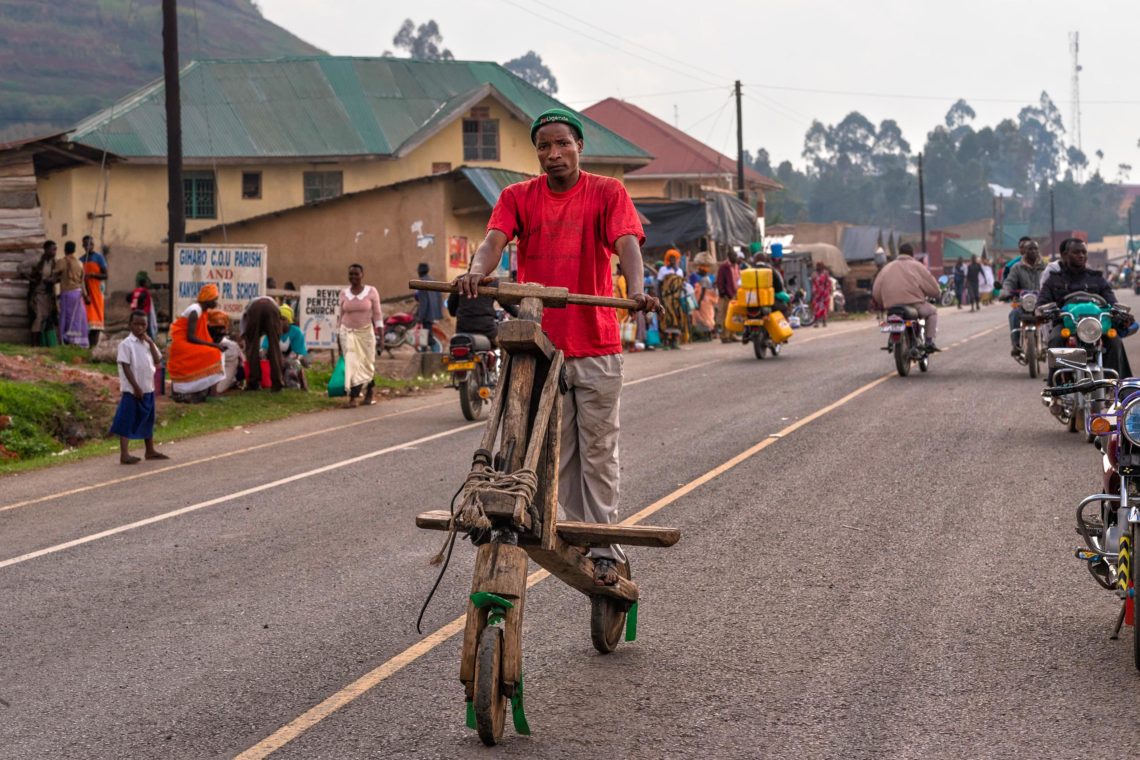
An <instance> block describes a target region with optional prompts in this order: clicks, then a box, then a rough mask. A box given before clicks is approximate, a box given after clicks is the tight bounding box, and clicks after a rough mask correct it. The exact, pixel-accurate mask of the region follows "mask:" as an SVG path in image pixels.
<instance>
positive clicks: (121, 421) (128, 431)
mask: <svg viewBox="0 0 1140 760" xmlns="http://www.w3.org/2000/svg"><path fill="white" fill-rule="evenodd" d="M111 435H121V436H123V437H124V438H130V439H131V440H133V441H140V440H146V439H148V438H153V437H154V394H153V393H144V394H143V397H142V400H141V401H140V400H138V399H137V398H135V396H134V394H133V393H124V394H123V397H122V398H120V399H119V408H118V409H117V410H115V420H114V422H112V423H111Z"/></svg>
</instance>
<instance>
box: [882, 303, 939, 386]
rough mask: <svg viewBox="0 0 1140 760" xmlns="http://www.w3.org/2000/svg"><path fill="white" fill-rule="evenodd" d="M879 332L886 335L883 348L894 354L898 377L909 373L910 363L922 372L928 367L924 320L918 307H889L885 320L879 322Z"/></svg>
mask: <svg viewBox="0 0 1140 760" xmlns="http://www.w3.org/2000/svg"><path fill="white" fill-rule="evenodd" d="M879 332H881V333H886V335H887V345H886V346H884V347H883V350H884V351H887V352H889V353H891V354H893V355H894V357H895V369H896V370H898V373H899V376H900V377H906V376H907V375H909V374H910V367H911V365H912V364H917V365H918V368H919V370H921V371H922V372H926V371H927V370H929V369H930V352H929V351H927V350H926V320H925V319H923V318H922V317H920V316H918V309H916V308H914V307H913V306H892V307H890V308H889V309H887V318H886V320H885V321H883V322H880V323H879Z"/></svg>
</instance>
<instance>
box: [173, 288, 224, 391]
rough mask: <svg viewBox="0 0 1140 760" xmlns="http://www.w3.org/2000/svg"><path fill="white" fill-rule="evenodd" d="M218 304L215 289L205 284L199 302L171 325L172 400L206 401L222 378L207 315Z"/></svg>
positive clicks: (221, 350) (217, 348)
mask: <svg viewBox="0 0 1140 760" xmlns="http://www.w3.org/2000/svg"><path fill="white" fill-rule="evenodd" d="M217 305H218V286H217V285H215V284H213V283H208V284H206V285H204V286H203V287H202V289H201V290H200V291H198V302H197V303H194V304H191V305H190V307H189V308H188V309H186V311H184V312H182V316H180V317H179V318H178V319H176V320H175V321H174V324H172V325H171V326H170V361H169V362H167V370H168V371H169V372H170V388H171V398H173V399H174V400H175V401H181V402H185V403H191V404H196V403H198V402H200V401H205V400H206V396H208V395H210V389H211V388H213V387H214V386H215V385H217V384H218V383H219V382H220V381H221V380H222V379H224V378H225V376H226V372H225V368H224V366H223V365H222V352H223V350H224V349H223V348H222V347H221V346H219V345H218V344H217V343H215V342H214V341H213V340H212V339H211V338H210V328H209V325H208V319H207V315H206V312H208V311H209V310H210V309H212V308H214V307H215V306H217Z"/></svg>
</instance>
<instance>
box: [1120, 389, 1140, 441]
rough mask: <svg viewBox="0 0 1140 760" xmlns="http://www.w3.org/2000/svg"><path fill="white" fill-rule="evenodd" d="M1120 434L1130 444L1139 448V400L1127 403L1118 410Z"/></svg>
mask: <svg viewBox="0 0 1140 760" xmlns="http://www.w3.org/2000/svg"><path fill="white" fill-rule="evenodd" d="M1120 432H1122V433H1124V437H1125V438H1127V439H1128V440H1129V441H1130V442H1131V443H1132V444H1134V445H1136V446H1140V399H1136V400H1134V401H1129V402H1128V403H1127V404H1125V405H1124V408H1123V409H1122V410H1120Z"/></svg>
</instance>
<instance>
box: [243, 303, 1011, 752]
mask: <svg viewBox="0 0 1140 760" xmlns="http://www.w3.org/2000/svg"><path fill="white" fill-rule="evenodd" d="M999 327H1000V325H999ZM996 329H998V327H993V328H990V329H989V330H984V331H982V332H980V333H978V334H977V335H974V336H972V337H970V338H966V340H973V339H974V338H976V337H980V336H982V335H986V334H987V333H991V332H993V331H994V330H996ZM821 337H822V336H821ZM805 342H806V341H805ZM665 374H672V373H665ZM892 377H894V373H893V372H892V373H889V374H886V375H883V376H881V377H878V378H876V379H874V380H872V381H871V382H869V383H867V384H866V385H862V386H860V387H858V388H856V389H855V390H853V391H851V392H850V393H848V394H847V395H846V396H844V397H843V398H841V399H839V400H838V401H835V402H833V403H831V404H828V405H827V406H825V407H823V408H822V409H818V410H816V411H814V412H812V413H811V414H809V415H808V416H806V417H804V418H803V419H800V420H797V421H796V422H793V423H792V424H791V425H788V426H787V427H785V428H784V429H783V430H781V431H779V432H778V433H774V434H773V435H772V436H770V437H767V438H765V439H764V440H763V441H760V442H759V443H757V444H756V445H755V446H752V447H751V448H749V449H747V450H745V451H742V452H741V453H739V454H737V455H736V456H734V457H733V458H732V459H729V460H728V461H727V462H724V463H723V464H720V465H717V466H716V467H714V468H713V469H711V470H709V471H708V472H706V473H704V474H703V475H700V476H699V477H697V478H694V479H693V480H691V481H689V482H688V483H686V484H685V485H683V486H681V487H680V488H678V489H677V490H675V491H673V492H672V493H669V494H667V495H666V496H664V497H662V498H660V499H658V500H657V501H655V502H653V503H652V504H650V505H649V506H647V507H645V508H644V509H642V510H641V511H639V512H636V513H634V514H633V515H630V516H629V517H627V518H626V519H625V520H622V522H621V524H622V525H635V524H637V523H639V522H641V521H642V520H644V519H645V518H646V517H649V516H650V515H652V514H654V513H656V512H659V511H661V510H662V509H664V508H665V507H667V506H669V505H670V504H672V503H673V502H675V501H677V500H678V499H680V498H681V497H683V496H685V495H686V494H688V493H690V492H692V491H693V490H695V489H697V488H699V487H700V486H702V485H704V484H705V483H708V482H709V481H710V480H713V479H714V478H716V477H717V476H719V475H723V474H724V473H725V472H727V471H729V470H731V469H732V468H733V467H736V466H737V465H739V464H741V463H742V462H745V461H747V460H748V459H750V458H752V457H754V456H756V455H757V454H759V453H760V452H761V451H763V450H764V449H766V448H768V447H769V446H771V445H772V444H773V443H776V442H777V441H779V440H781V439H782V438H784V437H786V436H787V435H790V434H791V433H794V432H795V431H797V430H799V429H800V428H802V427H804V426H805V425H808V424H810V423H812V422H814V421H815V420H818V419H819V418H820V417H823V416H824V415H826V414H828V413H830V412H833V411H835V410H836V409H838V408H839V407H841V406H844V405H845V404H848V403H850V402H851V401H853V400H854V399H856V398H858V397H859V396H861V395H863V394H864V393H866V392H867V391H869V390H871V389H872V388H874V387H876V386H878V385H881V384H882V383H885V382H886V381H887V380H889V379H890V378H892ZM549 577H550V573H548V572H547V571H546V570H538V571H537V572H534V573H531V574H530V575H529V576H528V577H527V581H526V586H527V588H530V587H532V586H534V585H535V584H536V583H539V582H541V581H543V580H545V579H546V578H549ZM465 621H466V616H463V615H461V616H459V617H457V618H455V619H454V620H452V621H451V622H450V623H447V624H446V625H444V626H443V627H442V628H439V629H437V630H435V631H434V632H432V633H430V634H428V635H427V636H426V637H424V638H423V639H421V640H420V641H418V642H416V643H415V644H413V645H412V646H410V647H408V648H407V649H405V650H404V651H403V652H400V653H399V654H398V655H396V656H395V657H393V658H391V659H390V660H387V661H385V662H384V663H383V664H381V665H380V666H379V667H377V668H375V669H374V670H371V671H369V672H368V673H366V674H364V675H363V676H361V677H360V678H358V679H356V680H355V681H353V682H352V683H351V684H349V685H348V686H346V687H344V688H343V689H340V690H339V691H337V692H336V693H335V694H333V695H331V696H329V697H327V698H326V699H324V700H323V701H321V702H319V703H318V704H317V705H315V706H313V707H311V708H309V709H308V710H306V711H305V712H304V713H302V714H301V715H298V716H297V717H296V718H294V719H293V720H291V721H289V722H288V723H286V724H285V725H284V726H282V727H281V728H279V729H277V730H276V731H274V732H273V733H272V734H270V735H269V736H268V737H266V738H265V739H262V740H261V741H259V742H258V743H257V744H255V745H253V746H252V747H250V748H249V749H247V750H245V751H244V752H242V753H241V754H239V755H237V756H236V757H235V760H262V758H266V757H268V756H269V755H271V754H272V753H274V752H276V751H277V750H278V749H280V748H281V747H284V746H285V745H286V744H288V743H289V742H291V741H293V740H294V739H296V738H297V737H298V736H300V735H301V734H303V733H305V732H306V731H308V730H309V729H310V728H312V727H313V726H315V725H317V724H318V723H320V722H321V721H322V720H324V719H325V718H327V717H328V716H330V715H332V714H333V713H334V712H336V711H337V710H339V709H340V708H342V707H344V706H345V705H347V704H349V703H350V702H352V701H353V700H355V699H356V698H357V697H360V696H362V695H363V694H364V693H365V692H366V691H368V690H369V689H372V688H373V687H375V686H377V685H378V684H379V683H380V682H381V681H384V680H385V679H387V678H389V677H391V676H393V675H395V674H396V673H398V672H399V671H401V670H403V669H404V668H405V667H407V666H408V665H410V664H411V663H413V662H415V661H416V660H418V659H419V658H420V657H422V656H423V655H425V654H427V653H428V652H430V651H431V650H433V649H435V648H436V647H437V646H439V645H440V644H442V643H444V642H445V641H447V640H448V639H450V638H451V637H452V636H454V635H456V634H457V633H459V632H460V631H462V630H463V628H464V624H465Z"/></svg>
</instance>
